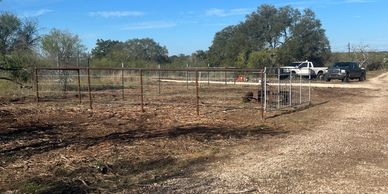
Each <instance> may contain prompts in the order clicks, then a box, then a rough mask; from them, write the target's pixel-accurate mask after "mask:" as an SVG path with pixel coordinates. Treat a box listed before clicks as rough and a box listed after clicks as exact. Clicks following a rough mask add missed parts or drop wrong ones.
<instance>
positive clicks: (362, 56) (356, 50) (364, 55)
mask: <svg viewBox="0 0 388 194" xmlns="http://www.w3.org/2000/svg"><path fill="white" fill-rule="evenodd" d="M352 52H353V53H352V54H353V57H354V59H355V60H356V61H357V62H359V67H364V68H366V67H368V64H369V58H370V56H369V53H370V52H371V50H370V48H369V45H367V44H363V43H360V44H358V45H353V46H352Z"/></svg>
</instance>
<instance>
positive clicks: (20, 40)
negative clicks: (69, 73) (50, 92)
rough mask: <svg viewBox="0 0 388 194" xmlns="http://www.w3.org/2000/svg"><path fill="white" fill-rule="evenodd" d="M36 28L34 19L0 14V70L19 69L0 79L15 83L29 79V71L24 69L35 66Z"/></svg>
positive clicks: (37, 36)
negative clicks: (22, 18)
mask: <svg viewBox="0 0 388 194" xmlns="http://www.w3.org/2000/svg"><path fill="white" fill-rule="evenodd" d="M37 29H38V25H37V22H35V21H32V20H21V19H19V18H18V17H17V16H16V15H14V14H12V13H8V12H4V13H1V14H0V70H9V69H19V70H17V71H16V70H15V71H12V73H11V76H10V77H1V78H0V79H5V80H9V81H13V82H17V83H19V82H20V81H23V82H25V81H27V80H28V79H29V77H30V73H29V72H31V71H27V70H26V69H27V68H30V67H32V66H35V65H36V61H37V57H36V52H35V46H36V45H37V43H38V40H39V35H38V30H37ZM23 69H24V70H23ZM19 84H21V83H19Z"/></svg>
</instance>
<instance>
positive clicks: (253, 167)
mask: <svg viewBox="0 0 388 194" xmlns="http://www.w3.org/2000/svg"><path fill="white" fill-rule="evenodd" d="M387 83H388V73H385V74H382V75H380V76H378V77H376V78H374V79H371V80H369V81H368V82H366V83H363V84H362V85H363V87H369V88H372V89H373V90H369V91H370V92H369V91H368V92H367V93H368V95H367V96H354V97H350V98H349V99H351V100H348V101H342V102H330V103H328V105H326V106H325V107H320V106H318V107H314V108H312V109H315V112H318V113H317V114H320V112H321V113H322V112H325V113H326V114H322V115H317V116H318V117H320V116H321V118H320V120H321V121H320V122H319V121H318V124H317V125H316V127H314V128H312V129H310V130H307V131H305V132H302V133H299V134H293V135H289V136H286V137H284V138H272V139H270V140H263V141H261V142H257V143H253V144H249V145H240V146H237V147H233V148H231V150H230V152H228V156H229V157H228V159H227V160H220V161H218V162H215V163H213V164H210V165H209V166H208V167H207V170H205V171H201V172H198V173H196V174H194V175H192V176H190V177H185V178H176V179H171V180H168V181H167V182H164V183H162V184H160V185H155V188H154V189H155V190H157V191H163V190H166V191H169V192H171V191H174V192H213V193H304V192H306V193H333V192H334V193H388V107H387V106H388V85H387ZM299 114H300V115H303V111H302V112H301V113H299Z"/></svg>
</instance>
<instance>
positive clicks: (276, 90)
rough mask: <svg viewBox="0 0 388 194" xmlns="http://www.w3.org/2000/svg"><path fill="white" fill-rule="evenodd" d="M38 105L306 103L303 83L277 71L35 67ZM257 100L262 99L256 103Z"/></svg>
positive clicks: (196, 107)
mask: <svg viewBox="0 0 388 194" xmlns="http://www.w3.org/2000/svg"><path fill="white" fill-rule="evenodd" d="M35 80H36V81H35V84H36V89H37V90H36V95H37V99H38V102H43V101H46V102H52V101H54V102H63V103H64V102H66V103H81V104H84V103H89V105H90V107H91V108H92V107H93V105H96V104H97V105H98V104H118V105H132V106H139V107H141V110H143V111H144V109H147V108H155V107H166V108H171V106H172V105H173V106H174V107H177V106H178V107H182V108H188V109H187V110H188V111H190V110H191V111H196V112H197V114H199V111H200V110H201V112H206V111H210V110H207V108H208V107H212V108H220V110H226V109H250V110H257V111H259V112H260V111H264V110H265V111H273V110H278V109H282V108H286V107H291V106H295V105H298V104H303V103H306V102H309V100H310V97H309V91H310V88H309V85H308V83H309V82H310V81H309V79H305V78H302V77H296V76H293V75H286V74H284V73H281V72H280V70H279V69H268V68H267V69H266V70H265V71H264V72H263V70H257V69H232V68H230V69H227V68H190V69H125V68H122V69H108V68H105V69H103V68H66V69H65V68H62V69H59V68H38V69H36V72H35ZM262 99H263V100H262Z"/></svg>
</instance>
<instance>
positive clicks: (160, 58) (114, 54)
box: [92, 38, 169, 67]
mask: <svg viewBox="0 0 388 194" xmlns="http://www.w3.org/2000/svg"><path fill="white" fill-rule="evenodd" d="M92 55H93V57H95V58H96V60H93V61H94V62H93V64H94V65H98V66H103V65H105V66H116V67H118V66H121V63H124V64H126V66H130V67H142V66H156V64H165V63H168V62H169V58H168V50H167V48H166V47H165V46H161V45H160V44H159V43H157V42H156V41H154V40H153V39H150V38H144V39H130V40H127V41H125V42H121V41H115V40H101V39H98V40H97V43H96V47H95V48H93V49H92Z"/></svg>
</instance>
